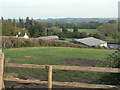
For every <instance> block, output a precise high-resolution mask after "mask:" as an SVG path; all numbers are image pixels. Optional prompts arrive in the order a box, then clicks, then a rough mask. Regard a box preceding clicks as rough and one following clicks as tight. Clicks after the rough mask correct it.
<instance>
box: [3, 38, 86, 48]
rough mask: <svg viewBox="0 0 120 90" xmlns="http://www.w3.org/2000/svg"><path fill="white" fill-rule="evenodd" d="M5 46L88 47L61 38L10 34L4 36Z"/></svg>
mask: <svg viewBox="0 0 120 90" xmlns="http://www.w3.org/2000/svg"><path fill="white" fill-rule="evenodd" d="M2 46H3V48H20V47H39V46H54V47H78V48H82V47H86V46H83V45H80V44H73V43H69V42H62V41H59V40H43V39H37V38H29V39H25V38H17V37H10V36H3V37H2Z"/></svg>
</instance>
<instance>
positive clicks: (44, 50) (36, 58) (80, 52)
mask: <svg viewBox="0 0 120 90" xmlns="http://www.w3.org/2000/svg"><path fill="white" fill-rule="evenodd" d="M113 52H114V51H113V50H103V49H90V48H70V47H32V48H29V47H28V48H15V49H7V50H5V51H4V53H5V58H8V59H9V60H10V63H26V64H53V65H59V64H60V63H59V62H58V61H60V60H66V59H73V58H80V59H89V60H104V61H105V60H106V57H107V55H109V54H111V53H113Z"/></svg>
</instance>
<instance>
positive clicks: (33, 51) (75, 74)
mask: <svg viewBox="0 0 120 90" xmlns="http://www.w3.org/2000/svg"><path fill="white" fill-rule="evenodd" d="M113 52H114V51H113V50H102V49H90V48H70V47H59V48H58V47H32V48H29V47H28V48H14V49H6V50H4V53H5V61H6V62H9V63H23V64H39V65H45V64H46V65H48V64H49V65H66V64H65V63H61V61H65V60H68V61H69V60H70V59H82V60H90V61H91V60H92V61H91V62H93V61H106V57H107V55H108V54H111V53H113ZM75 65H76V64H75ZM96 66H97V65H96ZM98 66H99V65H98ZM5 72H7V73H18V77H19V78H22V79H24V78H25V77H26V76H28V77H32V78H36V79H40V80H47V72H48V71H47V70H43V69H32V68H10V67H6V68H5ZM103 74H104V73H97V72H83V71H80V72H79V71H65V70H53V81H72V82H73V81H74V82H85V83H97V82H96V80H98V79H99V78H100V77H101V75H103ZM58 77H59V78H58ZM7 84H8V83H7ZM10 85H13V86H14V87H15V86H16V84H14V83H12V84H10Z"/></svg>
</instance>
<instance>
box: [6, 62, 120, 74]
mask: <svg viewBox="0 0 120 90" xmlns="http://www.w3.org/2000/svg"><path fill="white" fill-rule="evenodd" d="M5 66H6V67H26V68H41V69H46V68H47V67H48V66H52V67H53V69H55V70H76V71H93V72H110V73H120V68H101V67H80V66H61V65H35V64H13V63H7V64H6V65H5Z"/></svg>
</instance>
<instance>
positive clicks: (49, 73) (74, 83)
mask: <svg viewBox="0 0 120 90" xmlns="http://www.w3.org/2000/svg"><path fill="white" fill-rule="evenodd" d="M3 57H4V54H3ZM3 59H4V58H3ZM2 61H4V60H2ZM2 63H3V62H2ZM5 66H6V67H25V68H41V69H48V70H49V72H48V81H39V80H30V79H28V80H23V79H19V78H6V79H5V81H14V82H22V83H38V84H48V89H49V90H51V89H52V85H61V86H71V87H81V88H104V89H109V88H115V87H116V86H113V85H99V84H85V83H77V82H55V81H52V70H53V69H54V70H77V71H93V72H111V73H120V68H100V67H79V66H60V65H35V64H13V63H6V64H5ZM2 69H3V68H2ZM2 71H3V70H2ZM1 78H2V77H1Z"/></svg>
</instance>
